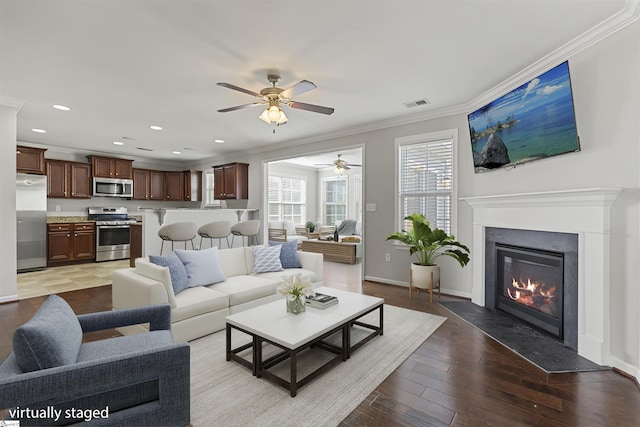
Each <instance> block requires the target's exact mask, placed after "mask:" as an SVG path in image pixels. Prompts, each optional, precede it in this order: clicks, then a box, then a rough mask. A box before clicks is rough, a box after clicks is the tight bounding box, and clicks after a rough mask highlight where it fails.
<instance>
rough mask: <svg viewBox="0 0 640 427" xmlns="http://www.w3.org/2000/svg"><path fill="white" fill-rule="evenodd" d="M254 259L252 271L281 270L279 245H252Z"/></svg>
mask: <svg viewBox="0 0 640 427" xmlns="http://www.w3.org/2000/svg"><path fill="white" fill-rule="evenodd" d="M252 248H253V257H254V259H255V266H254V267H253V272H254V273H267V272H269V271H282V270H283V268H282V263H281V262H280V250H281V245H276V246H252Z"/></svg>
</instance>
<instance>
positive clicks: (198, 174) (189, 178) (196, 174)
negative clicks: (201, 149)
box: [183, 170, 202, 202]
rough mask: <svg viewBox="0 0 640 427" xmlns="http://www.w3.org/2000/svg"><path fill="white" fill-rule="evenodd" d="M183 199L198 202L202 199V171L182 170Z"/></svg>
mask: <svg viewBox="0 0 640 427" xmlns="http://www.w3.org/2000/svg"><path fill="white" fill-rule="evenodd" d="M183 174H184V200H186V201H189V202H199V201H201V200H202V171H192V170H188V171H184V172H183Z"/></svg>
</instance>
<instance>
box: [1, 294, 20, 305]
mask: <svg viewBox="0 0 640 427" xmlns="http://www.w3.org/2000/svg"><path fill="white" fill-rule="evenodd" d="M15 301H18V295H8V296H6V297H0V304H2V303H4V302H15Z"/></svg>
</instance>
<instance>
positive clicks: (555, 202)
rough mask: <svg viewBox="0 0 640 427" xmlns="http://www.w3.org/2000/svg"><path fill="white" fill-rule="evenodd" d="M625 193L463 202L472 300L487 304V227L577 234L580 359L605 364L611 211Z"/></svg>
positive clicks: (566, 193)
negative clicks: (469, 218) (468, 217)
mask: <svg viewBox="0 0 640 427" xmlns="http://www.w3.org/2000/svg"><path fill="white" fill-rule="evenodd" d="M621 191H622V189H621V188H587V189H577V190H560V191H549V192H536V193H520V194H504V195H491V196H478V197H463V198H461V200H463V201H465V202H467V203H468V204H469V205H470V206H471V207H472V208H473V244H472V252H471V253H472V254H474V259H473V287H472V290H471V294H472V301H473V302H474V303H475V304H478V305H480V306H483V307H484V305H485V301H484V292H485V283H484V281H485V254H484V248H485V228H486V227H500V228H514V229H522V230H538V231H553V232H561V233H575V234H577V235H578V354H580V355H581V356H583V357H586V358H587V359H589V360H591V361H593V362H595V363H598V364H601V365H604V364H608V361H609V354H610V351H609V348H610V331H609V329H610V305H609V292H610V282H609V281H610V236H609V234H610V214H609V212H610V208H611V204H612V203H613V201H614V200H615V199H616V197H617V196H618V194H620V192H621Z"/></svg>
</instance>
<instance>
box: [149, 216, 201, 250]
mask: <svg viewBox="0 0 640 427" xmlns="http://www.w3.org/2000/svg"><path fill="white" fill-rule="evenodd" d="M197 231H198V226H197V225H196V224H195V223H194V222H174V223H173V224H168V225H165V226H164V227H162V228H161V229H160V230H158V236H160V238H161V239H162V245H160V255H162V249H163V248H164V242H165V240H168V241H170V242H171V250H173V242H184V248H185V249H187V242H188V241H191V249H195V247H194V246H193V239H194V238H195V237H196V234H197Z"/></svg>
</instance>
